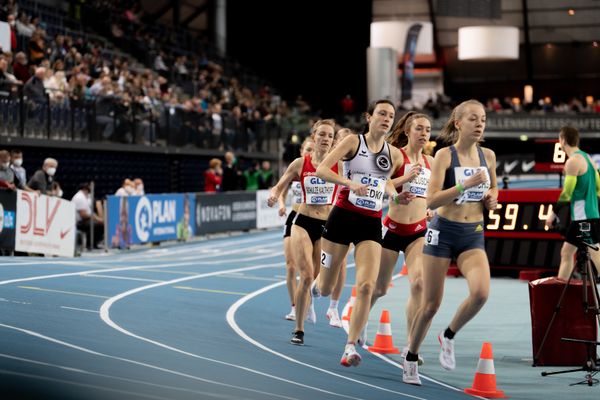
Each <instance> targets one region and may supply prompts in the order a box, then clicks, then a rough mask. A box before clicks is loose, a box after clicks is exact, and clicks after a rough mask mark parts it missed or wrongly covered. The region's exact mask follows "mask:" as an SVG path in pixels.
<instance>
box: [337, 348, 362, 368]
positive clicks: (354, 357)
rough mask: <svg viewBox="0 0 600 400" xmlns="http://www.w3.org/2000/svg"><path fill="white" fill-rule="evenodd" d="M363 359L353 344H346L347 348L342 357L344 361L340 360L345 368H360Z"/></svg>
mask: <svg viewBox="0 0 600 400" xmlns="http://www.w3.org/2000/svg"><path fill="white" fill-rule="evenodd" d="M361 360H362V358H361V357H360V354H358V352H357V351H356V348H355V347H354V345H353V344H351V343H348V344H346V348H345V349H344V354H343V355H342V359H341V360H340V364H342V365H343V366H344V367H352V366H354V367H358V364H360V362H361Z"/></svg>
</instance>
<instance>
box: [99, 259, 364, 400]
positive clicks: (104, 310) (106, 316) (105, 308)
mask: <svg viewBox="0 0 600 400" xmlns="http://www.w3.org/2000/svg"><path fill="white" fill-rule="evenodd" d="M283 265H285V263H284V262H278V263H273V264H265V265H256V266H253V267H245V268H235V269H230V270H222V271H215V272H208V273H205V274H199V275H195V276H186V277H183V278H178V279H173V280H171V281H167V282H161V283H155V284H152V285H147V286H142V287H139V288H135V289H131V290H128V291H126V292H123V293H120V294H118V295H116V296H114V297H111V298H110V299H108V300H106V301H105V302H104V303H103V304H102V306H101V307H100V318H102V320H103V321H104V322H105V323H106V324H107V325H108V326H110V327H111V328H113V329H115V330H117V331H119V332H121V333H123V334H124V335H127V336H131V337H133V338H135V339H138V340H141V341H144V342H147V343H150V344H153V345H155V346H158V347H162V348H163V349H167V350H171V351H173V352H176V353H180V354H184V355H187V356H190V357H193V358H198V359H200V360H204V361H209V362H213V363H216V364H221V365H226V366H229V367H233V368H237V369H240V370H243V371H246V372H250V373H253V374H257V375H260V376H263V377H266V378H271V379H274V380H277V381H280V382H284V383H289V384H291V385H296V386H300V387H303V388H305V389H309V390H314V391H317V392H321V393H327V394H330V395H332V396H339V397H344V398H348V399H355V400H360V399H359V398H357V397H351V396H347V395H342V394H339V393H335V392H331V391H329V390H325V389H320V388H316V387H313V386H310V385H305V384H303V383H300V382H295V381H292V380H289V379H285V378H281V377H279V376H276V375H271V374H268V373H266V372H261V371H258V370H255V369H252V368H248V367H245V366H242V365H237V364H232V363H228V362H225V361H221V360H216V359H214V358H209V357H204V356H201V355H198V354H194V353H190V352H188V351H184V350H181V349H178V348H175V347H173V346H169V345H167V344H164V343H161V342H158V341H156V340H152V339H149V338H146V337H143V336H140V335H137V334H135V333H133V332H130V331H128V330H126V329H125V328H123V327H121V326H120V325H118V324H117V323H116V322H114V321H113V320H112V319H111V318H110V308H111V307H112V305H113V304H114V303H116V302H117V301H119V300H122V299H123V298H125V297H128V296H131V295H133V294H136V293H139V292H142V291H145V290H149V289H154V288H157V287H160V286H165V285H174V284H176V283H180V282H185V281H190V280H193V279H200V278H206V277H209V276H217V275H222V274H230V273H236V272H244V271H253V270H257V269H263V268H271V267H275V266H277V267H281V266H283ZM283 283H285V281H284V282H283ZM278 285H279V283H278Z"/></svg>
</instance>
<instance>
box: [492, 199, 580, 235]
mask: <svg viewBox="0 0 600 400" xmlns="http://www.w3.org/2000/svg"><path fill="white" fill-rule="evenodd" d="M553 208H554V205H553V204H543V203H500V204H498V207H497V208H496V209H495V210H490V211H489V212H488V215H487V216H486V217H487V218H486V219H485V220H486V221H485V223H486V224H485V229H486V230H489V231H521V232H547V231H548V229H547V228H546V226H545V224H546V220H547V219H548V217H549V216H550V215H551V214H552V212H553ZM568 211H569V210H568V207H565V208H563V209H562V210H561V212H560V214H559V216H558V217H559V219H560V220H561V221H565V220H566V218H567V215H568Z"/></svg>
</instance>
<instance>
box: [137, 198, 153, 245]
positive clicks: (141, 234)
mask: <svg viewBox="0 0 600 400" xmlns="http://www.w3.org/2000/svg"><path fill="white" fill-rule="evenodd" d="M151 228H152V207H151V206H150V200H148V198H147V197H146V196H144V197H142V198H141V199H140V201H139V202H138V203H137V206H136V208H135V231H136V233H137V236H138V238H139V239H140V241H141V242H146V241H148V238H150V229H151Z"/></svg>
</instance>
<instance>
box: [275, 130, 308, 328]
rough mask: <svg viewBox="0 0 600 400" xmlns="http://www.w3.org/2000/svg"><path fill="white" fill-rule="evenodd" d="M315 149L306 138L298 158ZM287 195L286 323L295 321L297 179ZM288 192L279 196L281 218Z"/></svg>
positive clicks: (299, 200)
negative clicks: (288, 207) (294, 257)
mask: <svg viewBox="0 0 600 400" xmlns="http://www.w3.org/2000/svg"><path fill="white" fill-rule="evenodd" d="M314 148H315V141H314V140H313V139H312V138H311V137H307V138H306V139H305V140H304V142H302V146H301V147H300V157H304V156H305V155H306V154H311V153H312V152H313V150H314ZM289 194H291V203H292V211H290V213H289V215H288V217H287V219H286V221H285V225H284V226H283V254H284V256H285V270H286V271H285V284H286V286H287V290H288V295H289V296H290V303H291V305H292V309H291V311H290V313H289V314H286V316H285V319H287V320H288V321H295V320H296V300H295V298H296V286H297V285H296V266H295V265H294V259H293V257H292V243H291V242H292V239H290V236H291V234H292V225H293V224H294V218H296V214H297V213H298V208H300V204H302V201H303V195H302V185H301V184H300V180H299V179H294V180H293V181H292V183H291V184H290V190H289ZM287 196H288V191H287V190H284V191H283V192H282V193H281V196H279V199H278V202H279V216H281V217H283V216H285V214H286V211H287V210H286V208H287V207H286V205H285V203H286V200H287Z"/></svg>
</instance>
